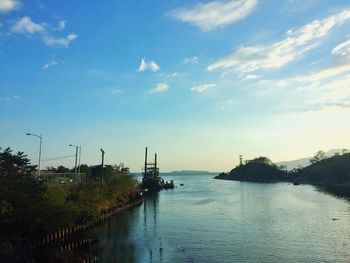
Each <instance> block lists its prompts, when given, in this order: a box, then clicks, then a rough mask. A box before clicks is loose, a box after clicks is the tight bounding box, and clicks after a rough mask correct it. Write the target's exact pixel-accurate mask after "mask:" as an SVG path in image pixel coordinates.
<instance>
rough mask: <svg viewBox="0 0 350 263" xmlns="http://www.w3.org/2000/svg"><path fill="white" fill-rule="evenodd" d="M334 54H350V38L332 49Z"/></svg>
mask: <svg viewBox="0 0 350 263" xmlns="http://www.w3.org/2000/svg"><path fill="white" fill-rule="evenodd" d="M332 54H336V55H342V56H349V55H350V39H349V40H348V41H345V42H343V43H341V44H339V45H338V46H336V47H335V48H333V50H332Z"/></svg>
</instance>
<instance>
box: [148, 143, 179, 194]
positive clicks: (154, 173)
mask: <svg viewBox="0 0 350 263" xmlns="http://www.w3.org/2000/svg"><path fill="white" fill-rule="evenodd" d="M147 154H148V149H147V147H146V149H145V167H144V171H143V178H142V189H143V190H146V189H147V191H152V192H154V191H160V190H162V189H169V188H174V181H173V180H171V181H170V183H168V182H164V180H163V179H162V178H161V177H160V175H159V168H158V166H157V154H155V155H154V162H153V163H148V159H147Z"/></svg>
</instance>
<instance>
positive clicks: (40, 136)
mask: <svg viewBox="0 0 350 263" xmlns="http://www.w3.org/2000/svg"><path fill="white" fill-rule="evenodd" d="M26 135H28V136H34V137H37V138H39V140H40V144H39V164H38V178H39V177H40V163H41V144H42V142H43V134H42V133H40V135H37V134H33V133H28V132H27V133H26Z"/></svg>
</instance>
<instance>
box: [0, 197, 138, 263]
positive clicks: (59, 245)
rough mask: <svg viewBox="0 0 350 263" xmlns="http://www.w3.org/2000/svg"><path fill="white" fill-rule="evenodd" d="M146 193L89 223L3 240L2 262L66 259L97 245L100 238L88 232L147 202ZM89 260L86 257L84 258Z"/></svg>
mask: <svg viewBox="0 0 350 263" xmlns="http://www.w3.org/2000/svg"><path fill="white" fill-rule="evenodd" d="M143 201H144V199H143V196H142V195H141V194H140V193H139V192H135V193H132V194H130V195H129V196H125V197H123V198H122V200H121V201H120V202H118V203H116V204H115V205H114V206H113V207H110V208H109V209H107V210H104V211H100V216H99V219H98V220H95V221H92V222H89V223H87V224H83V225H80V224H77V225H72V226H69V227H66V228H62V229H58V230H55V231H53V232H51V233H49V234H48V235H46V236H42V237H38V238H37V239H36V240H29V239H12V240H8V241H5V240H2V242H0V259H1V262H42V261H45V262H49V261H50V262H52V261H54V262H56V261H60V260H66V259H67V258H69V257H70V254H72V253H73V252H74V251H75V250H76V251H79V250H86V249H89V248H90V247H91V246H93V245H94V244H95V243H96V242H98V240H96V239H91V238H86V236H85V234H84V233H85V232H86V231H90V229H93V228H94V227H96V226H98V225H99V224H103V223H104V222H105V221H107V220H109V218H111V217H113V216H117V215H120V214H121V213H123V212H124V211H126V210H129V209H132V208H134V207H137V206H139V205H141V204H142V203H143ZM84 260H86V262H90V261H89V257H87V258H86V259H85V258H84V257H83V258H81V261H82V262H83V261H84Z"/></svg>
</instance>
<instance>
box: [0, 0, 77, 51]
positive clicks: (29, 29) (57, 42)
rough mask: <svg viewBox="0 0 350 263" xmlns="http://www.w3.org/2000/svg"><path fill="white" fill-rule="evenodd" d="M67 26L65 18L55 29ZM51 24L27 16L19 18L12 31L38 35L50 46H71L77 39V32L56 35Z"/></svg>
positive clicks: (58, 29) (59, 29)
mask: <svg viewBox="0 0 350 263" xmlns="http://www.w3.org/2000/svg"><path fill="white" fill-rule="evenodd" d="M0 1H1V0H0ZM65 26H66V22H65V21H64V20H62V21H60V22H59V24H58V28H55V29H52V30H53V31H62V30H63V29H64V28H65ZM49 29H50V26H48V25H47V24H44V23H41V24H39V23H35V22H34V21H33V20H32V19H31V18H30V17H28V16H25V17H22V18H21V19H19V20H17V21H16V22H15V23H14V25H13V26H12V28H11V30H12V32H15V33H18V34H31V35H38V36H39V38H40V39H41V40H42V41H43V42H44V43H45V44H46V45H48V46H51V47H69V44H70V43H71V42H72V41H73V40H75V39H76V38H77V37H78V35H77V34H75V33H71V34H68V35H67V36H66V37H55V36H52V35H51V34H50V32H49Z"/></svg>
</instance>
